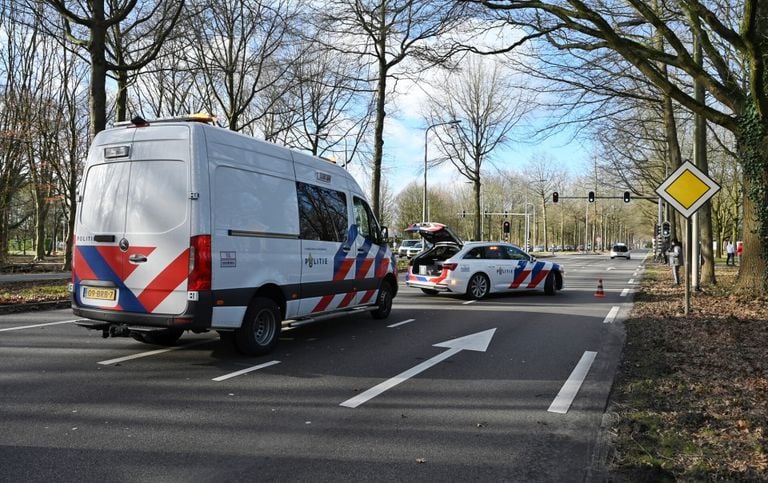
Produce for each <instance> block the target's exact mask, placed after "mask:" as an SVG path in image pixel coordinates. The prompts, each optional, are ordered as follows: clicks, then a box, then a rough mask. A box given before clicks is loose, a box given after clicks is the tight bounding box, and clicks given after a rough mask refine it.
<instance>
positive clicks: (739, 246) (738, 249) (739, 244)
mask: <svg viewBox="0 0 768 483" xmlns="http://www.w3.org/2000/svg"><path fill="white" fill-rule="evenodd" d="M743 249H744V243H743V242H736V257H737V258H738V259H739V266H741V254H742V252H743Z"/></svg>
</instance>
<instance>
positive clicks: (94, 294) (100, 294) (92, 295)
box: [85, 287, 117, 300]
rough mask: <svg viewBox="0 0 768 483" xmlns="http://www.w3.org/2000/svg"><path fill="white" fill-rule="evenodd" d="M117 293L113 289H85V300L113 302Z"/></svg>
mask: <svg viewBox="0 0 768 483" xmlns="http://www.w3.org/2000/svg"><path fill="white" fill-rule="evenodd" d="M116 295H117V291H116V290H115V289H113V288H91V287H87V288H86V289H85V298H89V299H98V300H115V296H116Z"/></svg>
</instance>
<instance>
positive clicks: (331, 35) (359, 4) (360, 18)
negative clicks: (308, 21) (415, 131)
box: [315, 0, 463, 218]
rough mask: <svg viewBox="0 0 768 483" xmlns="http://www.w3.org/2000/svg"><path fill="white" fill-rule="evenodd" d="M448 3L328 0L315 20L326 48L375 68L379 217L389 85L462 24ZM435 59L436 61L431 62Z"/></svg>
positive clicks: (375, 163) (374, 189) (375, 171)
mask: <svg viewBox="0 0 768 483" xmlns="http://www.w3.org/2000/svg"><path fill="white" fill-rule="evenodd" d="M452 4H453V2H450V1H446V0H377V1H372V0H327V1H326V2H321V3H320V4H318V9H317V14H316V16H315V17H316V18H317V19H320V20H321V24H320V29H321V30H323V31H325V32H326V34H327V37H326V40H325V45H327V46H328V48H331V49H333V50H334V51H336V52H340V53H344V54H354V55H358V56H360V57H362V58H364V59H366V63H370V65H372V66H374V67H373V71H374V73H375V75H374V78H372V79H369V80H370V81H371V83H372V84H373V92H374V96H375V106H376V107H375V121H374V134H373V160H372V164H373V173H372V176H371V192H372V193H371V198H372V202H373V211H374V213H375V214H376V216H377V217H379V218H381V214H382V211H381V208H382V207H381V199H380V197H381V192H380V191H381V175H382V159H383V150H384V120H385V117H386V107H387V102H388V96H389V95H390V93H391V92H392V85H390V82H391V81H392V80H393V79H395V78H396V76H397V75H409V74H410V75H416V74H417V72H415V71H411V72H408V73H405V72H403V71H402V69H400V70H398V69H399V67H400V65H401V63H403V61H405V60H406V59H409V58H413V59H424V60H426V59H427V58H428V54H429V53H431V52H432V50H433V49H431V46H430V45H429V41H431V40H433V39H435V38H437V37H439V36H440V35H442V34H444V33H445V32H448V31H450V30H451V28H453V27H454V26H455V25H456V24H457V22H458V21H459V20H463V19H459V17H457V16H456V15H455V12H454V9H453V8H452ZM433 60H434V59H432V61H433Z"/></svg>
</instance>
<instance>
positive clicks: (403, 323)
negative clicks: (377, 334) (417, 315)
mask: <svg viewBox="0 0 768 483" xmlns="http://www.w3.org/2000/svg"><path fill="white" fill-rule="evenodd" d="M415 320H416V319H408V320H404V321H402V322H398V323H396V324H392V325H388V326H387V328H389V329H392V328H395V327H399V326H401V325H405V324H410V323H411V322H413V321H415Z"/></svg>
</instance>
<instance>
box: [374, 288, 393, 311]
mask: <svg viewBox="0 0 768 483" xmlns="http://www.w3.org/2000/svg"><path fill="white" fill-rule="evenodd" d="M393 292H394V290H392V285H390V284H389V282H382V283H381V287H380V288H379V296H378V298H377V299H376V307H377V309H376V310H374V311H372V312H371V317H373V318H374V319H386V318H387V317H389V313H390V312H392V293H393Z"/></svg>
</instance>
